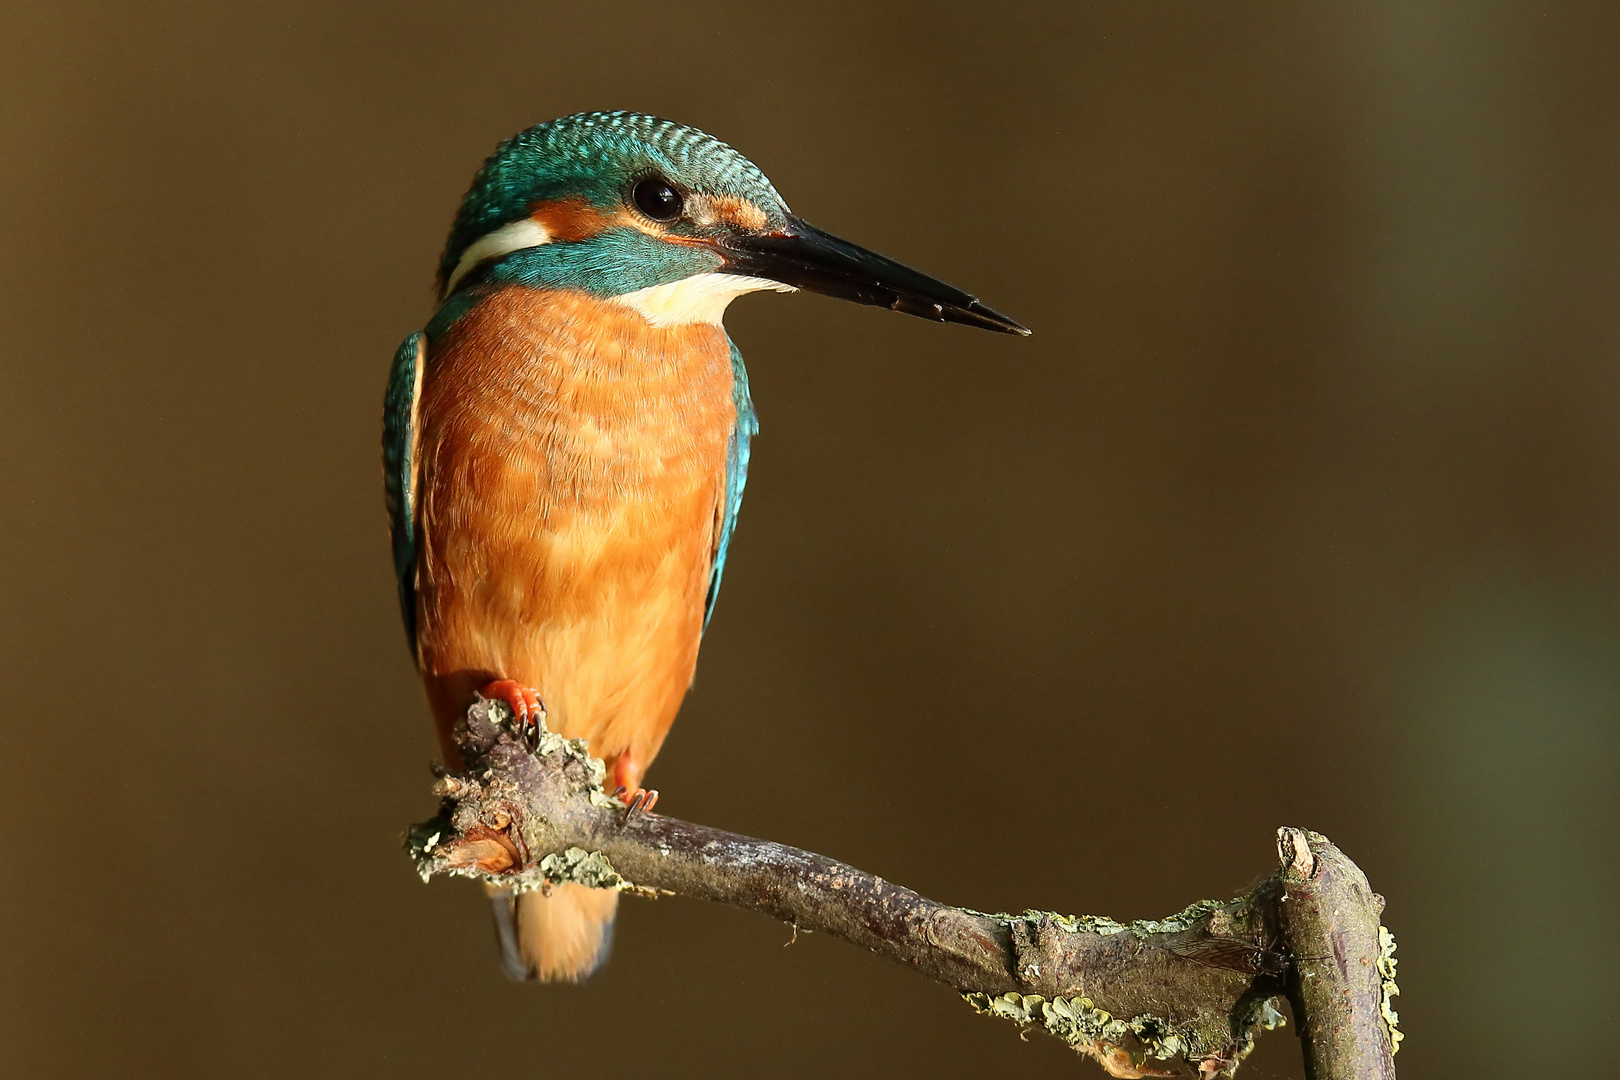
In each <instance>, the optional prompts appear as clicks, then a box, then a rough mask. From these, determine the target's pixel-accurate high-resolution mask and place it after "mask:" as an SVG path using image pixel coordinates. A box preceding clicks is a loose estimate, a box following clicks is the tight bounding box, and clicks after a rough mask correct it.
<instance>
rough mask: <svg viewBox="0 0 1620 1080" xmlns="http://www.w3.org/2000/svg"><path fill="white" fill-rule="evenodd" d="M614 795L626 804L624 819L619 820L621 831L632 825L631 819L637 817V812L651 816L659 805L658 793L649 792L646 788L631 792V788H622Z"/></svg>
mask: <svg viewBox="0 0 1620 1080" xmlns="http://www.w3.org/2000/svg"><path fill="white" fill-rule="evenodd" d="M613 795H614V797H615V798H617V799H619V800H620V801H621V802H623V803H624V804H625V811H624V817H622V818H620V819H619V828H621V829H622V828H624V827H625V826H626V825H628V824H630V819H631V818H633V817H635V816H636V811H638V810H639V811H641V812H642V813H643V814H650V813H652V808H653V807H654V806H656V805H657V804H658V792H656V791H649V790H648V789H646V788H636V790H634V791H631V790H630V789H629V788H625V787H621V788H619V790H618V791H615V792H614V793H613Z"/></svg>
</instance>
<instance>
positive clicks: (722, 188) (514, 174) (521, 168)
mask: <svg viewBox="0 0 1620 1080" xmlns="http://www.w3.org/2000/svg"><path fill="white" fill-rule="evenodd" d="M653 172H658V173H662V174H663V175H664V176H666V177H667V178H669V179H670V180H673V181H676V182H677V183H680V184H684V185H685V186H686V187H688V188H691V189H692V190H694V191H701V192H704V193H706V194H710V195H720V196H731V197H734V198H739V199H744V200H746V201H747V202H749V203H752V204H753V205H754V206H757V207H759V208H760V209H761V210H764V211H765V212H766V214H767V215H768V216H769V217H771V218H773V219H775V218H778V217H780V216H781V215H783V214H785V213H786V210H787V208H786V206H785V205H784V204H783V202H782V197H781V196H780V195H778V194H777V193H776V189H775V188H774V187H772V186H771V182H770V181H769V180H768V179H766V177H765V174H764V173H762V172H760V170H759V166H757V165H755V164H754V163H753V162H751V161H749V160H748V159H747V158H745V157H743V156H742V155H741V154H739V153H737V151H735V150H733V149H732V148H731V147H729V146H727V145H726V144H725V143H723V142H721V141H720V140H719V139H716V138H715V137H714V136H712V135H706V134H704V133H703V132H701V131H699V130H697V129H696V128H690V127H686V126H685V125H683V124H677V123H674V122H673V121H670V120H662V119H660V118H658V117H656V116H647V115H645V114H643V113H632V112H589V113H576V114H575V115H573V116H565V117H563V118H561V119H560V120H551V121H548V122H547V123H544V124H536V125H535V126H534V127H532V128H529V129H528V130H527V131H524V132H520V133H519V134H517V135H514V136H512V137H511V138H510V139H507V140H506V141H505V142H503V143H502V144H501V145H500V146H499V147H497V148H496V150H495V152H494V153H493V154H491V155H490V156H489V160H488V161H485V162H484V167H483V168H481V169H479V170H478V175H477V176H475V177H474V178H473V182H472V186H471V187H470V188H468V190H467V194H466V197H465V198H463V199H462V202H461V209H460V210H459V211H458V212H457V214H456V222H455V225H454V226H453V227H452V228H451V230H450V239H449V240H448V241H447V242H446V244H445V248H444V255H443V256H442V257H441V258H440V259H439V274H440V280H441V281H443V280H444V279H445V278H447V277H448V276H449V275H450V274H451V273H452V272H453V271H454V270H455V268H456V264H457V263H458V262H459V261H460V259H461V255H462V253H463V252H464V251H466V250H467V248H468V246H469V245H471V244H472V243H473V242H474V241H475V240H477V239H478V238H479V237H481V236H483V235H485V234H486V233H489V232H492V231H494V230H495V229H498V228H500V227H501V226H503V225H506V224H509V223H511V222H513V221H518V220H520V219H522V218H524V217H527V216H528V214H529V212H530V209H531V208H532V207H533V206H534V205H535V204H537V203H542V202H546V201H547V200H550V199H560V198H566V197H570V196H573V197H579V198H583V199H585V200H586V201H588V202H590V203H592V204H593V205H595V206H599V207H603V208H606V207H610V206H614V205H617V204H619V203H620V202H622V201H623V199H624V198H625V195H626V193H627V191H628V188H629V186H630V185H631V184H633V183H634V182H635V180H636V179H637V178H639V177H641V176H645V175H647V174H648V173H653Z"/></svg>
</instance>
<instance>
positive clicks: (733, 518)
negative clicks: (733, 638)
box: [703, 337, 759, 630]
mask: <svg viewBox="0 0 1620 1080" xmlns="http://www.w3.org/2000/svg"><path fill="white" fill-rule="evenodd" d="M726 340H727V342H728V343H729V344H730V345H731V400H732V403H733V404H734V405H736V406H737V426H736V427H735V428H733V429H732V432H731V439H730V441H729V442H728V443H727V444H726V501H725V506H724V508H723V513H724V517H723V518H722V519H721V521H720V536H719V539H718V540H717V541H716V542H715V546H714V559H713V560H712V561H711V563H710V565H709V598H708V601H707V604H706V606H705V610H704V612H703V628H704V629H705V630H707V629H708V627H709V620H710V619H711V618H713V617H714V602H715V599H716V598H717V597H718V596H719V595H720V579H721V577H723V576H724V575H725V572H726V549H727V548H729V547H730V546H731V533H732V531H733V530H734V529H736V527H737V511H739V510H741V509H742V497H743V488H744V487H746V486H747V484H748V444H749V441H750V440H752V439H753V437H754V436H755V435H757V434H759V418H758V417H757V416H755V415H754V399H753V398H752V397H750V396H749V394H748V369H747V368H746V367H744V366H743V358H742V353H740V352H738V351H737V344H736V342H734V341H731V339H730V338H729V337H728V338H727V339H726Z"/></svg>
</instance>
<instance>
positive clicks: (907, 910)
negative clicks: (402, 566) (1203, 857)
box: [407, 702, 1400, 1080]
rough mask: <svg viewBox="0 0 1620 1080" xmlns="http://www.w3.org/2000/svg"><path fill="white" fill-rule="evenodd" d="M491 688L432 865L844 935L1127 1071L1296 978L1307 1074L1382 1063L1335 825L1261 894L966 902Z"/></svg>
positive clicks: (1386, 1051) (1371, 908) (438, 831)
mask: <svg viewBox="0 0 1620 1080" xmlns="http://www.w3.org/2000/svg"><path fill="white" fill-rule="evenodd" d="M509 719H510V712H509V711H508V710H507V708H506V706H505V705H503V704H500V703H497V702H480V703H478V704H477V705H475V706H473V708H472V709H470V710H469V711H468V714H467V719H466V721H465V722H464V723H463V724H460V725H458V726H457V731H456V739H457V744H458V746H459V747H460V749H461V752H462V756H463V759H464V760H465V761H466V762H467V763H468V766H467V768H466V770H465V771H463V772H460V773H449V772H441V775H440V779H439V782H438V784H437V785H436V786H435V788H434V791H435V794H437V795H439V796H440V798H441V805H440V811H439V815H438V817H436V818H434V819H433V820H432V821H429V822H426V823H424V824H422V825H418V826H416V827H415V828H414V829H412V830H411V833H410V837H409V840H408V841H407V847H408V849H409V850H410V853H411V855H412V856H413V857H414V858H415V860H416V863H417V868H418V870H419V871H420V873H421V874H422V877H423V879H424V880H426V879H428V878H429V877H431V876H433V875H435V874H449V875H457V876H463V877H472V878H477V879H479V880H482V881H486V882H489V883H492V884H497V885H500V886H503V887H506V888H513V889H517V890H528V889H541V890H549V889H550V888H551V886H552V885H554V884H556V883H559V882H565V881H570V882H578V883H580V884H585V885H590V886H595V887H600V888H615V889H622V890H626V891H631V892H636V893H640V894H643V895H657V894H660V893H665V894H678V895H681V896H692V897H701V898H704V899H708V900H716V901H719V902H720V903H724V904H730V905H732V906H734V907H742V908H750V909H752V910H755V911H760V912H763V913H765V914H767V915H770V916H771V917H773V918H776V919H780V920H781V921H782V922H784V923H789V924H792V925H793V926H794V927H796V928H798V929H803V930H813V931H816V932H819V933H825V934H831V935H833V936H835V937H840V938H843V939H844V940H845V941H849V942H851V943H853V944H856V945H861V946H864V947H866V948H868V949H870V950H872V951H873V952H875V953H878V954H879V955H881V956H886V957H888V958H889V959H891V960H895V961H897V962H899V963H902V964H905V965H907V966H908V967H911V968H913V969H914V970H916V971H917V972H918V973H919V974H922V975H924V976H926V977H928V978H930V979H933V980H935V981H936V982H941V983H944V984H945V985H947V986H950V987H952V988H953V989H955V990H956V991H958V992H959V993H961V994H962V996H963V997H964V998H965V999H966V1000H967V1002H968V1003H969V1004H970V1005H972V1006H973V1007H974V1008H975V1009H977V1010H979V1011H980V1012H985V1013H990V1014H992V1015H995V1016H1001V1017H1005V1018H1007V1019H1010V1020H1012V1021H1014V1022H1015V1023H1017V1024H1019V1025H1020V1026H1023V1027H1038V1028H1041V1029H1043V1030H1045V1031H1047V1032H1049V1033H1051V1034H1052V1035H1054V1036H1056V1037H1058V1038H1060V1039H1062V1040H1063V1041H1065V1042H1066V1043H1068V1044H1069V1045H1070V1046H1072V1047H1074V1048H1075V1049H1076V1050H1079V1051H1081V1052H1083V1053H1086V1054H1089V1055H1090V1056H1092V1057H1093V1058H1095V1059H1096V1060H1097V1061H1098V1062H1100V1063H1101V1064H1102V1066H1103V1067H1104V1068H1105V1069H1106V1070H1107V1071H1108V1072H1109V1073H1110V1074H1112V1075H1114V1076H1118V1077H1143V1076H1176V1075H1185V1074H1186V1072H1187V1071H1188V1070H1190V1071H1191V1072H1192V1073H1193V1074H1195V1075H1198V1076H1203V1077H1213V1076H1216V1075H1222V1074H1230V1073H1231V1072H1233V1071H1234V1070H1235V1069H1236V1068H1237V1065H1238V1062H1239V1061H1241V1060H1242V1059H1243V1057H1244V1056H1245V1055H1246V1054H1247V1053H1248V1052H1249V1051H1250V1049H1252V1047H1253V1045H1254V1038H1255V1036H1256V1034H1257V1033H1258V1032H1259V1031H1260V1030H1261V1029H1263V1028H1272V1027H1276V1026H1278V1025H1280V1024H1281V1023H1283V1018H1282V1016H1281V1014H1280V1013H1279V1012H1278V1011H1277V1009H1276V1007H1275V1005H1276V1002H1277V999H1278V998H1279V997H1280V996H1282V995H1285V994H1286V995H1287V996H1288V997H1289V999H1290V1001H1291V1002H1292V1004H1293V1008H1294V1013H1295V1016H1296V1018H1297V1019H1298V1022H1299V1024H1300V1026H1301V1029H1302V1034H1303V1036H1304V1038H1305V1047H1306V1058H1307V1061H1306V1067H1307V1073H1308V1075H1309V1076H1310V1077H1311V1078H1312V1080H1350V1078H1355V1080H1373V1078H1377V1080H1383V1078H1386V1077H1393V1076H1394V1075H1395V1072H1394V1067H1393V1065H1392V1063H1391V1061H1390V1058H1391V1056H1392V1055H1393V1053H1394V1050H1395V1047H1396V1044H1397V1043H1398V1041H1399V1038H1400V1036H1399V1034H1398V1033H1397V1032H1396V1030H1395V1027H1394V1019H1395V1014H1394V1012H1393V1011H1392V1010H1390V1008H1389V995H1391V994H1393V993H1395V992H1396V991H1395V988H1394V960H1393V957H1392V956H1391V955H1390V953H1392V952H1393V949H1394V939H1393V938H1392V937H1390V936H1389V932H1388V931H1387V930H1384V929H1383V928H1382V927H1381V926H1379V925H1378V916H1379V913H1380V912H1381V911H1382V907H1383V901H1382V898H1381V897H1378V896H1377V895H1376V894H1374V893H1373V892H1372V891H1371V889H1369V888H1368V887H1367V881H1366V878H1365V877H1364V876H1363V875H1362V873H1361V871H1360V870H1359V869H1357V868H1356V866H1355V864H1354V863H1352V862H1351V861H1350V860H1349V859H1347V858H1345V857H1344V856H1343V855H1342V854H1341V853H1340V852H1339V851H1338V849H1337V848H1335V847H1334V846H1333V845H1332V844H1331V843H1329V842H1328V841H1327V840H1326V839H1325V838H1323V837H1321V836H1318V835H1317V834H1315V833H1311V832H1306V831H1304V830H1299V829H1282V830H1279V832H1278V844H1279V854H1280V856H1281V859H1282V869H1281V870H1280V871H1279V872H1278V873H1276V874H1274V875H1273V876H1272V877H1270V878H1268V879H1267V880H1266V881H1265V882H1263V883H1262V884H1261V885H1259V886H1258V887H1257V888H1255V889H1254V890H1253V891H1252V892H1251V893H1249V894H1248V895H1247V896H1242V897H1238V898H1237V899H1235V900H1229V901H1224V902H1221V901H1214V900H1202V901H1199V902H1198V903H1195V904H1192V905H1191V906H1189V907H1188V908H1186V909H1185V910H1184V911H1181V912H1179V913H1177V914H1175V915H1172V916H1169V917H1168V918H1165V919H1159V920H1145V921H1140V922H1134V923H1128V924H1122V923H1118V922H1115V921H1114V920H1112V919H1106V918H1101V917H1098V916H1090V915H1082V916H1069V915H1060V914H1056V913H1054V912H1046V911H1026V912H1023V913H1022V914H1016V915H1009V914H989V913H986V912H981V911H974V910H971V909H969V908H958V907H951V906H949V905H946V904H941V903H938V902H937V901H934V900H930V899H928V898H927V897H924V896H921V895H919V894H917V893H915V892H913V891H911V890H910V889H907V888H904V887H902V886H899V885H895V884H894V883H892V882H888V881H884V880H883V879H882V878H879V877H875V876H873V875H871V874H867V873H865V872H863V871H860V870H857V869H855V868H854V867H851V866H846V865H845V864H843V863H840V862H836V861H834V860H832V859H829V858H826V857H825V856H822V855H816V854H814V853H811V852H808V851H801V850H799V849H798V848H792V847H787V846H785V845H782V844H775V843H771V842H769V841H765V840H755V839H752V838H750V837H746V836H739V835H737V834H735V833H728V832H723V831H721V830H719V829H712V828H709V827H707V826H704V825H695V824H692V823H690V822H686V821H681V820H678V819H676V818H670V817H664V816H662V815H656V814H646V813H634V814H630V815H628V820H627V813H626V810H625V808H624V806H623V805H621V804H620V803H618V802H617V801H615V800H613V799H611V798H609V797H608V796H607V795H606V794H604V793H603V790H602V778H603V767H602V763H601V762H600V761H597V760H596V759H594V758H592V757H591V756H590V755H589V753H588V752H587V751H586V749H585V744H584V742H582V741H580V740H569V739H564V738H562V737H561V736H558V735H555V734H553V733H551V732H548V731H545V730H544V728H543V727H542V729H541V731H540V734H539V737H538V740H537V745H535V746H534V747H533V749H531V747H530V746H527V745H525V744H524V743H523V741H521V740H520V739H519V738H518V737H517V736H516V735H515V734H514V733H513V732H511V731H510V730H509V729H508V726H507V724H508V721H509Z"/></svg>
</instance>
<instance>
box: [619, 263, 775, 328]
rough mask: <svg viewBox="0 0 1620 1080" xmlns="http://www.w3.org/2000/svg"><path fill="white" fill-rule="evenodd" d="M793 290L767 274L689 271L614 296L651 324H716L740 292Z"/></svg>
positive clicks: (718, 323) (717, 324)
mask: <svg viewBox="0 0 1620 1080" xmlns="http://www.w3.org/2000/svg"><path fill="white" fill-rule="evenodd" d="M766 289H769V290H771V291H773V292H796V291H798V290H796V289H794V287H793V286H791V285H783V284H782V283H781V282H780V281H771V280H770V279H769V278H757V277H743V276H742V275H740V274H715V273H707V274H693V275H692V276H691V277H687V278H682V279H681V280H679V281H671V282H670V283H669V284H667V285H654V286H652V287H651V288H647V289H637V290H636V291H635V292H627V293H623V294H622V295H619V296H615V297H613V298H612V299H613V300H614V301H616V302H617V303H620V304H624V305H626V306H628V307H632V308H635V309H636V310H637V311H639V312H640V313H641V317H642V318H644V319H646V320H647V321H648V322H649V323H652V325H654V326H685V325H686V324H687V323H713V324H714V325H715V326H719V325H720V319H721V316H723V315H725V313H726V307H727V305H729V304H730V303H731V302H732V301H733V300H735V299H737V297H739V296H741V295H743V294H744V293H751V292H761V291H763V290H766Z"/></svg>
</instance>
